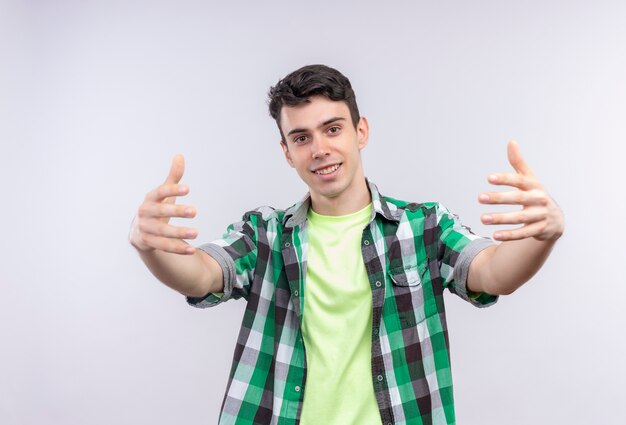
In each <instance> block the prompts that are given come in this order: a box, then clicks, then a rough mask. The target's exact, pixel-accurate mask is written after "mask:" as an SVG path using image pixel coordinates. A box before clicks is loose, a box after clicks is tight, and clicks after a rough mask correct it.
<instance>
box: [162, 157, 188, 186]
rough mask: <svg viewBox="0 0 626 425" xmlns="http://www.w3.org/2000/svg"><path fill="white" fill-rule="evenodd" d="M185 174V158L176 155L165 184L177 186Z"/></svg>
mask: <svg viewBox="0 0 626 425" xmlns="http://www.w3.org/2000/svg"><path fill="white" fill-rule="evenodd" d="M184 172H185V157H184V156H182V155H180V154H179V155H176V156H175V157H174V159H173V160H172V166H171V167H170V172H169V174H168V175H167V178H166V179H165V184H177V183H178V182H179V181H180V179H182V178H183V174H184Z"/></svg>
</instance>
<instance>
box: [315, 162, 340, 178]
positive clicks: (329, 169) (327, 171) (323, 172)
mask: <svg viewBox="0 0 626 425" xmlns="http://www.w3.org/2000/svg"><path fill="white" fill-rule="evenodd" d="M340 166H341V164H334V165H330V166H328V167H326V168H320V169H319V170H315V171H313V172H314V173H315V174H317V175H319V176H324V175H326V174H330V173H332V172H334V171H337V170H338V169H339V167H340Z"/></svg>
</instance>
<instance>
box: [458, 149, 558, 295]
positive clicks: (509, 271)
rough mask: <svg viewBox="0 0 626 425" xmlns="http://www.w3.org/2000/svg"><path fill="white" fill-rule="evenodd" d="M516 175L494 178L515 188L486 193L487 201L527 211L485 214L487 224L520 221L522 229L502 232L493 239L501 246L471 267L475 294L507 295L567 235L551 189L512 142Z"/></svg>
mask: <svg viewBox="0 0 626 425" xmlns="http://www.w3.org/2000/svg"><path fill="white" fill-rule="evenodd" d="M507 153H508V158H509V162H510V163H511V165H512V166H513V168H514V169H515V172H514V173H499V174H492V175H490V176H489V183H491V184H493V185H498V186H500V185H503V186H511V187H513V188H514V190H511V191H507V192H489V193H483V194H481V195H480V197H479V201H480V202H481V203H482V204H491V205H520V206H521V207H522V209H521V210H518V211H511V212H503V213H488V214H483V216H482V217H481V220H482V222H483V223H484V224H514V225H515V224H520V225H521V227H518V228H516V229H508V230H498V231H496V232H495V233H494V234H493V238H494V239H495V240H498V241H502V243H501V244H499V245H497V246H495V247H490V248H487V249H485V250H483V251H482V252H480V253H479V254H478V255H477V256H476V257H475V258H474V260H473V261H472V263H471V265H470V269H469V275H468V281H467V287H468V289H469V290H470V291H473V292H486V293H488V294H492V295H506V294H510V293H512V292H513V291H515V290H516V289H517V288H519V287H520V286H522V285H523V284H524V283H525V282H527V281H528V280H529V279H530V278H531V277H532V276H534V274H535V273H537V271H538V270H539V269H540V268H541V266H542V265H543V263H544V262H545V260H546V259H547V258H548V255H549V254H550V251H552V248H553V246H554V244H555V243H556V241H557V239H558V238H559V237H560V236H561V235H562V234H563V229H564V221H563V212H562V211H561V208H559V206H558V205H557V204H556V202H554V200H553V199H552V198H550V196H548V194H547V193H546V191H545V190H544V188H543V186H542V185H541V183H540V182H539V180H537V178H536V177H535V175H534V174H533V172H532V171H531V169H530V167H529V166H528V164H526V162H525V161H524V159H523V158H522V155H521V153H520V150H519V146H518V145H517V143H516V142H513V141H511V142H509V144H508V146H507Z"/></svg>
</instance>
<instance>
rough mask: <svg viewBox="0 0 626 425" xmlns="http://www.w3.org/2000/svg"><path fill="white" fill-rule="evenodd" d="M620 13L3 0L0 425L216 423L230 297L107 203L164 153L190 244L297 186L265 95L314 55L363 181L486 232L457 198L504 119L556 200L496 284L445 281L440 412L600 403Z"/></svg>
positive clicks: (618, 381) (570, 419)
mask: <svg viewBox="0 0 626 425" xmlns="http://www.w3.org/2000/svg"><path fill="white" fill-rule="evenodd" d="M522 3H523V4H522ZM625 22H626V3H624V2H622V1H618V0H616V1H565V0H562V1H552V2H540V1H531V2H516V1H478V2H477V1H437V2H435V1H421V2H417V1H397V2H388V3H387V4H386V5H384V6H383V2H380V1H376V2H373V1H371V2H370V1H349V2H338V1H337V2H330V1H316V2H294V1H283V2H280V1H264V2H252V1H249V2H244V1H230V2H223V1H220V2H217V1H176V2H175V1H171V2H164V1H148V0H142V1H87V0H85V1H77V0H76V1H69V0H63V1H61V0H60V1H53V0H51V1H35V0H31V1H21V2H19V1H10V0H2V2H1V3H0V143H1V145H0V146H1V147H0V159H1V165H0V181H1V182H2V184H3V187H2V192H3V193H2V202H1V203H0V223H2V227H3V237H2V244H1V245H0V279H1V280H0V288H1V292H0V344H1V346H0V423H1V424H7V425H9V424H10V425H23V424H29V425H30V424H148V423H149V424H154V425H157V424H178V423H185V424H193V423H197V424H212V423H216V422H217V417H218V412H219V407H220V404H221V401H222V396H223V391H224V388H225V385H226V381H227V376H228V372H229V369H230V362H231V359H232V352H233V349H234V344H235V340H236V336H237V332H238V328H239V325H240V321H241V316H242V312H243V309H244V307H245V305H244V302H243V301H240V302H232V303H227V304H226V305H223V306H221V307H220V308H219V309H214V310H196V309H193V308H191V307H188V306H187V305H186V303H185V301H184V299H183V297H182V296H181V295H179V294H177V293H175V292H173V291H171V290H170V289H168V288H166V287H165V286H163V285H162V284H160V283H159V282H158V281H156V280H155V279H154V278H153V277H152V276H151V275H150V274H149V272H148V271H147V269H145V267H144V266H143V264H142V263H141V262H140V260H139V259H138V257H137V255H136V253H135V252H134V251H133V249H132V248H131V247H130V246H129V244H128V243H127V232H128V228H129V225H130V221H131V219H132V217H133V215H134V213H135V211H136V208H137V206H138V205H139V203H140V202H141V200H142V199H143V196H144V194H145V193H146V192H147V191H148V190H150V189H152V188H153V187H155V186H156V185H158V184H159V183H160V182H161V181H162V180H163V179H164V178H165V176H166V174H167V171H168V169H169V164H170V161H171V158H172V157H173V155H174V154H176V153H183V154H185V156H186V158H187V171H186V174H185V178H184V182H185V183H187V184H188V185H189V186H190V187H191V194H190V195H189V196H188V199H187V200H186V201H185V202H187V203H190V204H192V205H195V206H196V207H197V209H198V217H197V219H195V220H194V221H193V224H194V225H195V226H197V227H198V228H199V229H201V232H200V237H199V238H198V242H204V241H209V240H212V239H214V238H216V237H219V236H220V235H221V234H222V232H223V231H224V229H225V227H226V226H227V225H228V224H229V223H231V222H233V221H237V220H238V219H239V218H240V216H241V215H242V213H243V212H245V211H246V210H248V209H252V208H254V207H256V206H259V205H262V204H269V205H274V206H277V207H287V206H289V205H291V204H292V203H294V202H295V201H296V200H298V199H299V198H300V197H301V196H302V195H303V194H304V192H305V190H306V187H305V186H304V185H303V183H301V181H300V180H299V178H298V177H297V175H296V173H295V172H294V171H293V170H291V169H290V168H289V167H288V166H287V164H286V163H285V161H284V159H283V157H282V154H281V151H280V148H279V145H278V139H279V135H278V132H277V129H276V127H275V123H274V122H273V121H272V120H271V118H269V116H268V113H267V107H266V100H265V96H266V92H267V89H268V88H269V86H270V85H273V84H275V83H276V81H277V80H278V79H279V78H281V77H282V76H284V75H286V74H287V73H288V72H290V71H292V70H294V69H296V68H298V67H300V66H302V65H305V64H311V63H325V64H328V65H331V66H333V67H336V68H338V69H339V70H341V71H342V72H344V73H345V74H346V75H347V76H348V77H349V78H350V79H351V81H352V83H353V86H354V88H355V90H356V93H357V99H358V101H359V106H360V109H361V112H362V114H363V115H364V116H367V117H368V118H369V121H370V125H371V137H370V144H369V146H368V147H367V148H366V150H365V152H364V162H365V170H366V174H367V176H368V177H370V178H371V179H372V180H374V181H375V182H376V183H377V184H378V186H379V188H380V189H381V191H382V192H383V193H384V194H387V195H391V196H394V197H396V198H401V199H410V200H416V201H429V200H437V201H440V202H442V203H444V204H445V205H446V206H448V207H449V208H450V209H451V210H452V211H454V212H456V213H457V214H459V215H460V216H461V218H462V219H463V221H464V223H465V224H467V225H469V226H471V227H472V228H473V229H474V230H475V231H477V232H478V233H481V234H487V235H489V234H490V233H491V232H492V231H493V229H492V228H488V227H487V226H483V225H481V224H480V222H479V216H480V213H481V212H485V210H484V208H483V207H481V206H480V205H479V204H478V203H477V202H476V198H477V196H478V193H479V192H481V191H483V190H487V189H488V185H487V183H486V176H487V175H488V174H489V173H491V172H494V171H506V170H508V169H509V166H508V164H507V161H506V149H505V146H506V141H507V140H508V139H510V138H515V139H517V140H518V141H519V142H520V145H521V148H522V152H523V154H524V155H525V157H526V159H527V161H528V162H529V164H530V165H531V167H532V168H534V170H535V172H536V174H537V175H538V176H539V177H540V178H541V180H542V181H543V183H544V184H545V186H546V187H547V188H548V190H549V191H550V193H551V194H552V195H553V196H554V197H555V199H556V200H557V201H558V202H559V204H560V205H561V206H562V207H563V209H564V211H565V215H566V222H567V228H566V234H565V235H564V237H563V238H562V240H561V241H560V242H559V243H558V245H557V247H556V249H555V251H554V253H553V255H552V257H551V258H550V259H549V261H548V263H547V264H546V265H545V267H544V268H543V269H542V270H541V272H540V273H539V274H538V275H537V276H536V277H535V278H534V279H533V280H532V281H531V282H530V283H528V284H527V285H526V286H524V287H523V288H521V289H520V290H519V291H518V292H516V293H515V294H513V295H511V296H509V297H505V298H502V299H501V300H500V302H499V303H498V304H497V306H495V307H493V308H490V309H486V310H478V309H474V308H472V307H471V306H469V305H468V304H465V303H463V302H461V301H459V300H457V299H456V297H454V296H449V297H448V310H449V315H448V319H449V327H450V338H451V344H452V365H453V375H454V381H455V398H456V406H457V418H458V423H459V424H483V425H490V424H494V425H495V424H511V425H515V424H528V423H533V424H565V423H567V424H569V425H575V424H589V423H595V424H623V423H624V419H623V413H622V411H623V396H624V395H625V391H624V379H625V378H626V373H625V366H624V355H625V354H626V349H625V347H626V345H625V343H624V328H625V326H624V325H626V314H625V313H624V307H623V306H624V297H625V296H626V289H625V283H626V279H625V278H624V261H625V260H626V258H625V255H624V254H625V250H624V248H623V245H624V241H625V240H626V231H625V230H624V218H625V214H626V205H625V204H626V202H625V199H626V196H625V193H624V189H623V185H624V183H625V182H626V179H625V178H624V171H623V164H624V155H625V149H624V142H626V25H625V24H624V23H625Z"/></svg>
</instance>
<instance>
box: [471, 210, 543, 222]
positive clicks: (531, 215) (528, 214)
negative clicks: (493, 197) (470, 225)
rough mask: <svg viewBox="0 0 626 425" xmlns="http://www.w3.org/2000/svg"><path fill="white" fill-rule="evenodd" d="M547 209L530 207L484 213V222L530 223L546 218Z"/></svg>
mask: <svg viewBox="0 0 626 425" xmlns="http://www.w3.org/2000/svg"><path fill="white" fill-rule="evenodd" d="M546 214H547V211H546V209H545V208H543V207H528V208H524V209H523V210H520V211H509V212H505V213H488V214H483V215H482V216H481V217H480V220H481V221H482V222H483V224H529V223H534V222H536V221H539V220H544V219H545V218H546Z"/></svg>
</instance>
